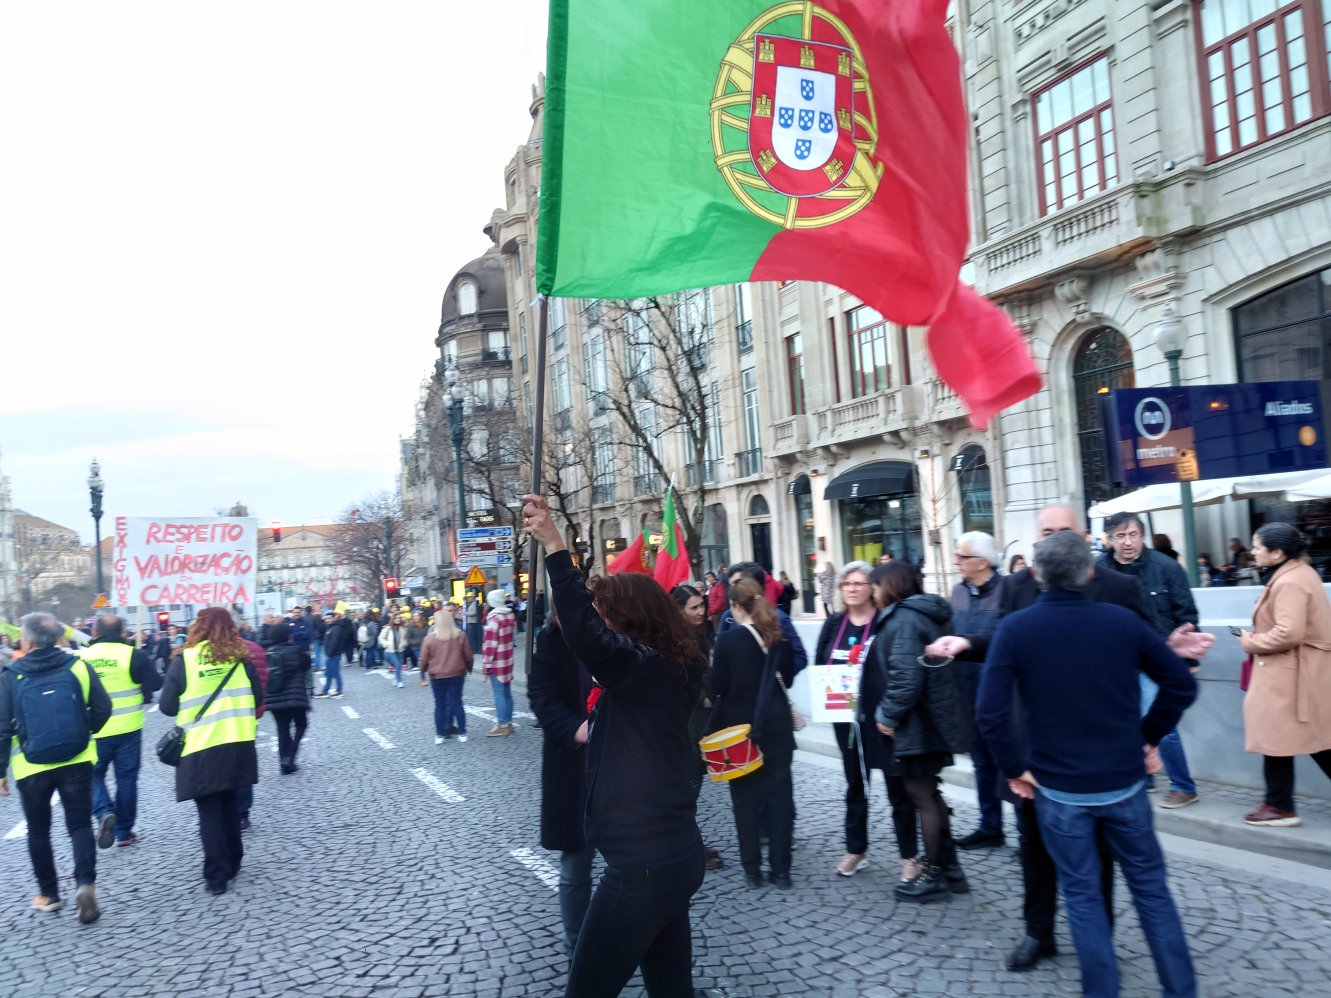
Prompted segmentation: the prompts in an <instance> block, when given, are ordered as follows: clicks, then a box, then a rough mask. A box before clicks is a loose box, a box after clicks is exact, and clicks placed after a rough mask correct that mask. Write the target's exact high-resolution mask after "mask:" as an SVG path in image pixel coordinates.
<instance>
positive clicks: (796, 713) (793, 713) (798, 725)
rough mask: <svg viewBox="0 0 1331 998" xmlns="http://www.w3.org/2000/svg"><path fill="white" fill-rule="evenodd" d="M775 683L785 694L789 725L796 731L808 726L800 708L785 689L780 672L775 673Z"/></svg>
mask: <svg viewBox="0 0 1331 998" xmlns="http://www.w3.org/2000/svg"><path fill="white" fill-rule="evenodd" d="M776 684H777V685H778V686H780V687H781V692H782V693H784V694H785V695H786V706H787V707H789V708H790V726H791V728H793V729H794V730H796V731H803V730H804V729H805V728H807V727H808V726H809V722H808V721H806V720H805V719H804V715H803V714H801V713H800V709H799V708H798V707H796V706H795V701H794V700H792V699H790V690H788V689H786V684H785V683H784V682H783V681H782V679H781V673H780V672H777V673H776Z"/></svg>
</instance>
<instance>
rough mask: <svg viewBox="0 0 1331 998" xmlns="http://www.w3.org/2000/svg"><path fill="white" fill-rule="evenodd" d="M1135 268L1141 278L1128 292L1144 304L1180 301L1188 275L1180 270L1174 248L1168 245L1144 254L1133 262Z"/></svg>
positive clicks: (1129, 286) (1131, 285)
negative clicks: (1179, 295)
mask: <svg viewBox="0 0 1331 998" xmlns="http://www.w3.org/2000/svg"><path fill="white" fill-rule="evenodd" d="M1133 266H1134V267H1135V268H1136V270H1137V273H1138V274H1139V275H1140V277H1139V279H1138V280H1136V281H1134V282H1133V283H1132V284H1129V285H1128V290H1129V291H1131V292H1132V293H1133V294H1134V295H1136V296H1137V297H1138V298H1139V299H1141V300H1142V301H1143V302H1146V303H1147V304H1148V305H1152V304H1159V303H1160V302H1161V301H1162V300H1165V301H1176V300H1177V299H1178V292H1179V289H1180V288H1182V287H1183V284H1184V282H1185V281H1186V280H1187V275H1186V274H1184V273H1183V272H1182V271H1181V270H1180V269H1179V267H1178V260H1177V258H1176V257H1175V254H1174V252H1173V248H1172V247H1170V246H1169V245H1168V244H1164V245H1160V246H1157V247H1156V248H1155V249H1153V250H1149V251H1147V252H1146V253H1143V254H1142V255H1141V256H1139V257H1137V259H1136V260H1135V261H1133Z"/></svg>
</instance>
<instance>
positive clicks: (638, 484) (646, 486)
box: [633, 472, 665, 496]
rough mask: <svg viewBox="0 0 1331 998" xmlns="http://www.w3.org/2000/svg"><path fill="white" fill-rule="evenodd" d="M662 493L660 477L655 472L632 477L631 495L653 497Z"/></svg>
mask: <svg viewBox="0 0 1331 998" xmlns="http://www.w3.org/2000/svg"><path fill="white" fill-rule="evenodd" d="M664 491H665V489H664V488H662V486H661V476H660V475H658V474H656V473H655V472H650V473H648V474H646V475H634V476H633V494H634V495H635V496H654V495H659V494H660V493H662V492H664Z"/></svg>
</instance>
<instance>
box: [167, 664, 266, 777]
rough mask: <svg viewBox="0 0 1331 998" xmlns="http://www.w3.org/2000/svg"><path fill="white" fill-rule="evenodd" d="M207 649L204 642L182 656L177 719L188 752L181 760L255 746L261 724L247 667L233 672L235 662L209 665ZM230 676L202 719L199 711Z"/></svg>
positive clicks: (184, 752) (185, 752)
mask: <svg viewBox="0 0 1331 998" xmlns="http://www.w3.org/2000/svg"><path fill="white" fill-rule="evenodd" d="M207 649H208V642H206V641H205V642H203V643H202V644H197V645H195V646H194V647H192V648H186V649H185V650H184V652H183V658H184V660H185V690H184V692H183V693H181V695H180V713H179V714H177V715H176V723H177V724H179V725H180V726H181V727H182V728H184V729H185V750H184V751H183V752H182V753H181V758H184V757H185V756H189V755H193V754H194V753H196V752H202V751H203V750H204V749H210V748H214V747H215V746H218V745H230V744H232V743H235V742H252V741H254V736H255V734H256V732H257V729H258V720H257V719H256V718H255V716H254V689H253V687H251V686H250V678H249V675H248V674H247V673H246V672H245V666H244V664H241V665H237V666H236V670H235V671H234V672H231V666H233V665H236V663H235V662H212V661H208V660H207V655H206V654H204V653H205V652H206V651H207ZM228 672H231V678H230V679H229V680H227V683H226V685H225V686H222V688H221V692H219V693H218V694H217V696H216V697H215V698H214V699H213V702H212V703H211V704H208V713H206V714H204V715H203V716H202V717H199V716H198V713H199V710H200V709H201V708H202V707H203V705H204V704H205V703H207V702H208V697H210V696H212V693H213V690H216V689H217V688H218V687H219V686H220V685H221V683H222V680H223V679H225V678H226V674H227V673H228Z"/></svg>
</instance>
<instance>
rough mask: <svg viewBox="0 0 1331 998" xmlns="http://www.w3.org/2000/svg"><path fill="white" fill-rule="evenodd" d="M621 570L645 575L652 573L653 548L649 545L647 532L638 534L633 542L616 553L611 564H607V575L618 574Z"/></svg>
mask: <svg viewBox="0 0 1331 998" xmlns="http://www.w3.org/2000/svg"><path fill="white" fill-rule="evenodd" d="M620 572H641V573H642V574H643V575H651V574H652V554H651V548H650V547H648V545H647V535H646V534H642V533H640V534H638V536H637V538H636V539H635V540H634V541H633V543H632V544H630V545H629V546H628V547H626V548H625V549H624V550H623V551H621V552H620V553H619V554H618V555H616V556H615V558H614V560H613V561H611V562H610V564H608V565H606V566H605V574H606V575H618V574H619V573H620Z"/></svg>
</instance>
